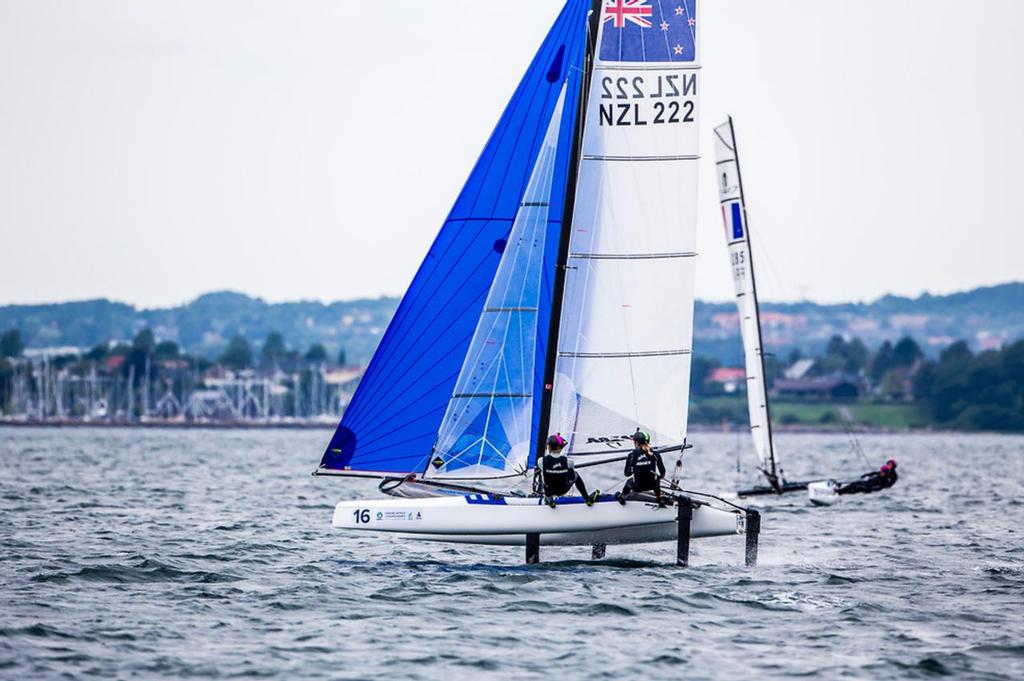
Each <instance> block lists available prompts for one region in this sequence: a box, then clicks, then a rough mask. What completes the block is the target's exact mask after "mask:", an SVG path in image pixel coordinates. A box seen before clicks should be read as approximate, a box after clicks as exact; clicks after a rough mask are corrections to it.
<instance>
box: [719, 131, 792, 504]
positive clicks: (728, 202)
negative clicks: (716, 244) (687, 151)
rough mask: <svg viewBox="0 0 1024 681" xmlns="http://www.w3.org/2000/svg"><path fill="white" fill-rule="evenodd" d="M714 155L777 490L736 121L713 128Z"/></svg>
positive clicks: (754, 413)
mask: <svg viewBox="0 0 1024 681" xmlns="http://www.w3.org/2000/svg"><path fill="white" fill-rule="evenodd" d="M715 155H716V168H717V173H716V175H717V178H718V195H719V199H720V202H721V205H722V219H723V220H724V222H725V240H726V243H727V244H728V248H729V266H730V268H731V269H732V278H733V283H734V284H735V285H736V310H737V313H738V314H739V322H740V333H741V335H742V337H743V356H744V360H745V362H746V371H747V381H746V384H747V406H748V408H749V410H750V434H751V436H752V437H753V440H754V451H755V452H756V453H757V456H758V458H759V459H760V460H761V470H762V471H763V472H764V474H765V475H766V476H767V477H768V480H769V481H770V482H772V485H773V486H775V485H776V484H777V483H778V482H779V480H778V478H781V477H782V476H781V469H780V467H779V462H778V459H777V457H776V455H775V446H774V443H773V441H772V423H771V417H770V414H769V411H768V392H767V386H766V384H765V370H764V352H763V346H762V342H761V319H760V312H759V310H758V303H757V286H756V283H755V280H754V262H753V257H752V253H751V248H750V231H749V225H748V224H747V209H746V204H745V201H744V197H743V182H742V177H741V175H740V167H739V156H738V154H737V152H736V135H735V132H734V130H733V125H732V119H731V118H730V119H729V120H728V121H727V122H726V123H723V124H722V125H720V126H718V127H717V128H715Z"/></svg>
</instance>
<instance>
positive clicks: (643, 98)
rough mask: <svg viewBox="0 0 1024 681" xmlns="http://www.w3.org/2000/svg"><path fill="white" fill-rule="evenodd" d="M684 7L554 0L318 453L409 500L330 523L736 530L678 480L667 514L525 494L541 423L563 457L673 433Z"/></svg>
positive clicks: (684, 125)
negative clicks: (539, 38) (520, 75)
mask: <svg viewBox="0 0 1024 681" xmlns="http://www.w3.org/2000/svg"><path fill="white" fill-rule="evenodd" d="M696 4H697V3H696V0H680V2H677V3H674V4H673V5H672V6H671V7H668V6H667V5H666V6H663V5H662V4H660V3H649V0H632V1H630V2H623V1H622V0H595V1H593V2H591V0H569V1H568V2H567V4H566V6H565V9H564V10H563V12H562V14H561V15H560V17H559V19H558V20H557V21H556V23H555V25H554V27H553V28H552V30H551V32H550V33H549V35H548V38H547V39H546V40H545V42H544V45H542V47H541V50H540V51H539V52H538V55H537V57H536V58H535V60H534V63H533V64H532V65H531V67H530V69H529V70H528V71H527V75H526V77H525V78H524V80H523V82H522V83H521V84H520V87H519V89H518V90H517V91H516V94H515V96H514V97H513V99H512V101H511V102H510V104H509V107H508V108H507V109H506V112H505V115H504V116H503V117H502V120H501V121H500V122H499V124H498V128H497V129H496V130H495V132H494V134H493V135H492V137H491V140H490V141H489V142H488V145H487V147H486V148H485V150H484V152H483V154H482V155H481V157H480V160H479V161H478V163H477V166H476V168H475V169H474V171H473V173H472V174H471V176H470V178H469V180H468V181H467V183H466V186H465V187H464V189H463V193H462V194H461V195H460V197H459V200H458V201H457V202H456V206H455V208H454V209H453V210H452V213H451V215H450V216H449V218H448V220H447V221H446V223H445V225H444V227H443V228H442V230H441V233H440V234H439V235H438V238H437V240H436V241H435V243H434V245H433V247H432V248H431V250H430V252H429V253H428V255H427V258H426V259H425V260H424V263H423V265H422V266H421V268H420V271H419V272H418V273H417V275H416V277H415V278H414V280H413V283H412V284H411V286H410V288H409V290H408V292H407V293H406V295H405V297H404V298H403V300H402V303H401V305H400V306H399V308H398V311H397V313H396V315H395V318H394V320H393V321H392V323H391V325H390V326H389V328H388V331H387V333H386V334H385V336H384V338H383V340H382V341H381V344H380V347H379V348H378V350H377V353H376V354H375V356H374V359H373V361H372V362H371V364H370V366H369V368H368V369H367V372H366V375H365V376H364V378H363V380H362V382H361V383H360V386H359V389H358V390H357V392H356V394H355V395H354V396H353V399H352V402H351V405H350V407H349V409H348V410H347V411H346V413H345V415H344V418H343V419H342V422H341V424H340V425H339V427H338V430H337V432H336V433H335V435H334V438H332V441H331V444H330V446H329V447H328V449H327V451H326V452H325V454H324V457H323V460H322V461H321V465H320V468H319V469H318V470H317V474H318V475H336V476H361V477H379V478H383V479H384V482H383V483H382V486H381V489H382V491H385V492H387V493H389V494H391V495H393V496H403V497H406V498H403V499H396V500H388V501H379V500H374V501H365V500H361V501H342V502H340V503H339V504H338V505H337V506H336V508H335V514H334V525H335V526H337V527H342V528H346V529H359V530H375V531H381V532H397V533H400V534H403V535H408V536H412V537H415V538H418V539H424V540H432V541H449V542H473V543H486V544H523V543H524V542H525V543H526V545H527V556H528V560H530V555H531V550H533V555H534V556H536V551H535V550H534V549H535V548H536V547H537V546H539V544H540V542H544V543H553V544H591V543H593V544H595V545H597V544H599V543H600V544H603V543H636V542H645V541H663V540H667V539H673V538H678V537H685V540H686V541H687V542H688V541H689V538H690V537H691V536H692V537H701V536H716V535H724V534H734V533H736V532H743V531H744V528H745V527H746V525H745V522H747V521H748V518H750V517H752V516H750V515H749V512H748V511H746V510H745V509H741V508H739V507H736V506H731V507H728V508H716V507H713V506H712V505H711V503H712V502H711V501H700V502H697V501H693V500H692V499H691V496H692V495H695V494H696V493H693V492H688V493H687V495H688V496H686V497H683V496H680V494H681V492H679V491H678V490H673V491H671V493H670V497H671V498H678V499H679V503H677V504H676V509H670V508H664V507H663V503H650V502H651V500H652V499H647V500H646V501H644V500H642V499H632V498H630V499H625V498H624V499H622V500H621V502H620V501H619V500H616V499H615V498H614V497H613V496H611V495H604V496H601V497H599V498H597V499H596V503H595V499H593V498H588V499H587V500H584V499H582V498H581V497H575V498H563V499H562V501H561V502H560V503H559V504H558V507H557V510H555V509H554V508H548V507H547V506H546V505H542V504H541V503H540V499H539V497H537V496H529V495H527V494H524V493H523V491H522V489H523V487H524V486H527V485H528V484H529V483H530V482H532V479H533V471H534V470H535V468H536V467H537V464H538V461H539V460H540V459H541V457H542V456H543V453H544V450H545V441H546V439H547V436H548V434H549V433H553V432H561V433H562V434H563V435H564V436H565V437H567V438H568V439H569V441H570V444H569V447H568V449H567V453H568V454H569V455H570V456H572V457H574V458H577V459H578V458H580V457H586V456H590V455H601V454H604V455H606V456H605V458H604V459H602V460H597V461H591V460H588V459H583V461H585V463H579V464H577V467H578V468H583V467H586V466H590V465H605V464H614V465H617V466H621V465H622V461H623V460H624V454H625V453H627V452H628V451H629V450H631V449H632V445H631V444H627V443H628V442H629V438H630V437H631V436H632V435H633V433H634V432H635V431H637V430H643V431H647V432H649V433H650V435H651V439H652V445H653V446H654V447H655V448H656V449H657V450H658V451H660V452H662V453H664V452H672V451H680V450H682V449H683V447H684V446H685V445H684V442H685V437H686V417H687V406H688V399H689V394H688V390H689V374H690V346H691V341H692V327H693V302H694V300H693V298H694V255H695V250H696V249H695V240H696V199H697V168H698V164H699V163H698V162H699V158H700V155H699V148H698V147H699V144H698V143H699V134H698V122H697V121H698V118H697V116H698V103H699V85H700V82H699V75H700V66H699V60H698V54H697V48H698V40H697V13H696ZM672 495H674V496H672ZM423 496H428V497H433V498H421V497H423ZM708 499H709V500H710V499H711V498H710V497H708ZM584 501H586V502H587V505H586V506H585V505H584V503H583V502H584ZM659 501H661V502H664V499H659ZM715 503H717V502H715ZM591 504H593V508H588V506H590V505H591ZM683 522H685V523H687V525H686V527H687V531H686V532H685V533H683V532H681V531H679V530H678V527H679V523H683ZM753 536H756V526H755V530H754V532H753ZM531 542H533V544H532V546H533V547H534V549H531Z"/></svg>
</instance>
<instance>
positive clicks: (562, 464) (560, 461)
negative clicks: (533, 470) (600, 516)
mask: <svg viewBox="0 0 1024 681" xmlns="http://www.w3.org/2000/svg"><path fill="white" fill-rule="evenodd" d="M568 444H569V443H568V442H566V441H565V438H564V437H562V436H561V434H560V433H555V434H554V435H552V436H551V437H549V438H548V451H547V454H545V455H544V459H543V460H542V461H541V465H540V472H541V479H542V480H543V481H544V499H545V501H547V504H548V506H550V507H551V508H555V506H556V505H557V504H556V503H555V497H560V496H562V495H564V494H565V493H566V492H568V491H569V490H570V489H572V486H573V485H575V486H576V489H577V490H579V493H580V494H581V495H582V496H583V499H584V500H585V501H586V503H587V506H593V505H594V502H595V501H596V500H597V497H598V495H600V491H598V490H594V493H593V494H588V493H587V486H586V485H585V484H583V478H581V477H580V476H579V474H578V473H577V472H576V470H575V469H574V468H573V463H572V459H570V458H569V457H567V456H566V455H565V454H563V453H562V450H563V449H565V447H566V445H568Z"/></svg>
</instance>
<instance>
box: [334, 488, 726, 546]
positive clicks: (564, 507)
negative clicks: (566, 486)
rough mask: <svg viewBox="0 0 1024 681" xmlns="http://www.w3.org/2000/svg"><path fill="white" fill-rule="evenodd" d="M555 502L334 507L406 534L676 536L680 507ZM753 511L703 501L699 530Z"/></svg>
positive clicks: (366, 525)
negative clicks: (715, 506)
mask: <svg viewBox="0 0 1024 681" xmlns="http://www.w3.org/2000/svg"><path fill="white" fill-rule="evenodd" d="M560 501H561V503H559V505H558V507H557V508H549V507H548V506H546V505H544V504H543V503H542V502H541V500H540V499H537V498H517V497H506V498H496V497H491V496H486V495H468V496H458V497H435V498H431V499H368V500H357V501H342V502H339V503H338V505H337V506H336V507H335V509H334V519H333V522H332V524H333V525H334V527H337V528H339V529H346V530H360V531H368V532H393V533H396V534H398V535H400V536H401V537H403V538H406V539H418V540H421V541H439V542H454V543H462V544H492V545H503V546H520V545H523V544H525V542H526V535H527V534H539V535H540V542H541V544H542V545H544V544H546V545H552V546H579V545H588V544H636V543H648V542H662V541H674V540H675V539H676V536H677V525H678V524H677V522H676V509H675V507H669V508H659V507H658V505H657V504H653V503H648V502H643V501H629V502H627V503H626V505H625V506H623V505H621V504H619V503H618V502H616V501H615V500H614V499H613V498H611V497H602V499H601V500H599V501H598V502H597V503H596V504H594V505H593V506H592V507H588V506H587V505H585V504H583V503H582V500H581V499H580V498H579V497H575V498H573V497H570V498H566V499H562V500H560ZM745 520H746V517H745V515H744V514H743V513H742V512H740V511H732V510H729V511H726V510H721V509H717V508H711V507H710V506H700V507H698V508H696V509H694V511H693V519H692V521H691V523H690V536H691V538H694V539H696V538H701V537H720V536H728V535H734V534H742V533H743V532H744V531H745Z"/></svg>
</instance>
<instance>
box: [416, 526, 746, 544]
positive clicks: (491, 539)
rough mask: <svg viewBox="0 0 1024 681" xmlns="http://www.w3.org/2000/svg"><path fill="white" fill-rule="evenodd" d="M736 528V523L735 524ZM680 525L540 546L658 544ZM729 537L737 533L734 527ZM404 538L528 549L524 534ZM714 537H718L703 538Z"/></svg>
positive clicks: (566, 535) (577, 536)
mask: <svg viewBox="0 0 1024 681" xmlns="http://www.w3.org/2000/svg"><path fill="white" fill-rule="evenodd" d="M734 525H735V523H734ZM678 527H679V525H678V523H676V522H675V521H672V522H670V523H657V524H654V525H636V526H633V527H619V528H615V529H611V530H596V531H592V532H548V533H544V534H541V535H540V544H541V546H594V545H596V544H605V545H607V546H611V545H616V544H656V543H658V542H668V541H675V540H676V538H677V535H678V534H679V533H678ZM729 534H730V535H732V534H736V530H735V527H734V529H733V531H732V532H729ZM398 536H399V537H401V538H402V539H408V540H414V541H433V542H447V543H452V544H484V545H487V546H525V545H526V535H525V534H471V535H467V534H400V535H398ZM702 536H715V535H702Z"/></svg>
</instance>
